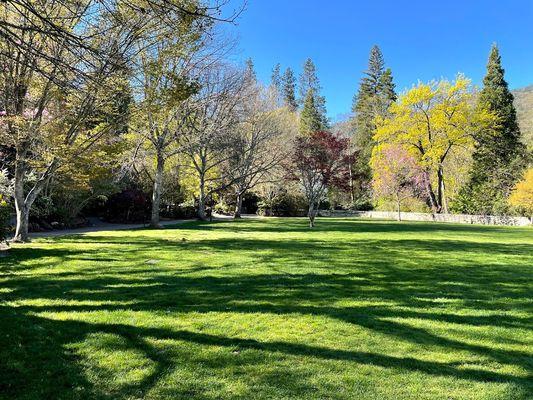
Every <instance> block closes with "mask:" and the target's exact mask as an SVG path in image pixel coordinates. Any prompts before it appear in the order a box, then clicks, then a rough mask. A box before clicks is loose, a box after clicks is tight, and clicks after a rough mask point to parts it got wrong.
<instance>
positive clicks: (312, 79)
mask: <svg viewBox="0 0 533 400" xmlns="http://www.w3.org/2000/svg"><path fill="white" fill-rule="evenodd" d="M309 90H313V94H314V96H315V98H314V103H315V105H316V107H317V110H318V112H319V114H320V118H321V124H322V125H323V126H324V127H327V126H328V125H329V122H328V118H327V112H326V99H325V97H324V96H321V95H320V92H321V90H322V87H321V86H320V81H319V79H318V76H317V72H316V66H315V64H314V63H313V60H311V59H310V58H308V59H307V60H306V61H305V63H304V66H303V70H302V73H301V74H300V80H299V85H298V94H299V103H300V105H301V106H302V107H303V106H304V103H305V100H306V99H307V95H308V93H309Z"/></svg>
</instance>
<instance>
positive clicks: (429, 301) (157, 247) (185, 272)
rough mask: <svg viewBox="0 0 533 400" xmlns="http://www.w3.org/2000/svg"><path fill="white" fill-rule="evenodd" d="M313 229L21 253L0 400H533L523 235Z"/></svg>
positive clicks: (106, 240) (13, 270)
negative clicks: (532, 399)
mask: <svg viewBox="0 0 533 400" xmlns="http://www.w3.org/2000/svg"><path fill="white" fill-rule="evenodd" d="M306 224H307V222H306V221H305V220H304V219H271V220H244V221H240V222H220V223H213V224H207V223H198V222H194V223H187V224H185V225H181V226H178V227H176V228H175V229H165V230H160V231H151V230H136V231H117V232H106V233H93V234H86V235H82V236H71V237H65V238H59V239H41V240H36V241H35V242H33V243H31V244H28V245H18V246H15V247H14V248H13V250H12V253H11V256H10V257H9V258H4V259H0V398H3V399H365V400H368V399H394V400H399V399H417V400H418V399H432V400H435V399H443V400H444V399H446V400H450V399H460V400H466V399H486V400H498V399H509V400H511V399H512V400H517V399H524V400H525V399H531V398H533V378H532V370H533V331H532V329H533V313H532V311H533V309H532V297H533V286H532V278H533V230H532V229H531V228H503V227H481V226H467V225H444V224H426V223H407V222H402V223H396V222H385V221H363V220H350V219H319V220H318V225H317V227H316V228H315V229H314V230H310V229H308V228H307V225H306Z"/></svg>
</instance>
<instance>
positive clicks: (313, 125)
mask: <svg viewBox="0 0 533 400" xmlns="http://www.w3.org/2000/svg"><path fill="white" fill-rule="evenodd" d="M324 128H325V127H324V125H323V123H322V118H321V115H320V111H319V109H318V106H317V104H316V103H315V93H314V90H313V89H309V91H308V92H307V96H305V101H304V106H303V108H302V113H301V114H300V134H302V135H309V134H311V133H315V132H319V131H321V130H324Z"/></svg>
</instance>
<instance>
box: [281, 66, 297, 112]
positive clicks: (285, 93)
mask: <svg viewBox="0 0 533 400" xmlns="http://www.w3.org/2000/svg"><path fill="white" fill-rule="evenodd" d="M281 92H282V97H283V104H284V105H285V107H287V108H288V109H289V110H290V111H291V112H296V110H297V109H298V103H297V102H296V77H295V76H294V72H292V69H290V68H287V69H286V70H285V73H284V74H283V78H282V90H281Z"/></svg>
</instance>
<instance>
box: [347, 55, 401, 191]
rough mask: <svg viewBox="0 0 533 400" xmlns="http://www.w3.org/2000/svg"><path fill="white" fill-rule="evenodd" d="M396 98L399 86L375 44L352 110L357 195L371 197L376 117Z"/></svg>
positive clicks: (385, 113) (382, 113)
mask: <svg viewBox="0 0 533 400" xmlns="http://www.w3.org/2000/svg"><path fill="white" fill-rule="evenodd" d="M395 100H396V92H395V85H394V82H393V77H392V71H391V70H390V68H389V69H386V70H385V61H384V59H383V54H382V53H381V50H380V49H379V47H378V46H374V47H372V49H371V51H370V57H369V61H368V70H367V71H365V75H364V77H363V78H362V79H361V83H360V85H359V91H358V93H357V95H356V96H355V98H354V103H353V107H352V111H353V113H354V118H353V120H352V123H353V125H354V140H353V142H354V144H355V146H356V147H357V148H358V151H359V157H358V162H357V165H356V166H355V170H356V174H357V175H358V176H359V177H360V180H359V188H358V190H357V192H358V193H357V197H359V199H363V200H364V199H365V198H367V199H368V198H370V180H371V179H372V171H371V168H370V164H369V163H370V157H371V155H372V149H373V147H374V142H373V140H372V137H373V136H374V133H375V129H376V126H375V122H374V121H375V118H376V117H377V116H386V115H387V110H388V108H389V106H390V105H391V104H392V103H393V102H394V101H395Z"/></svg>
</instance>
